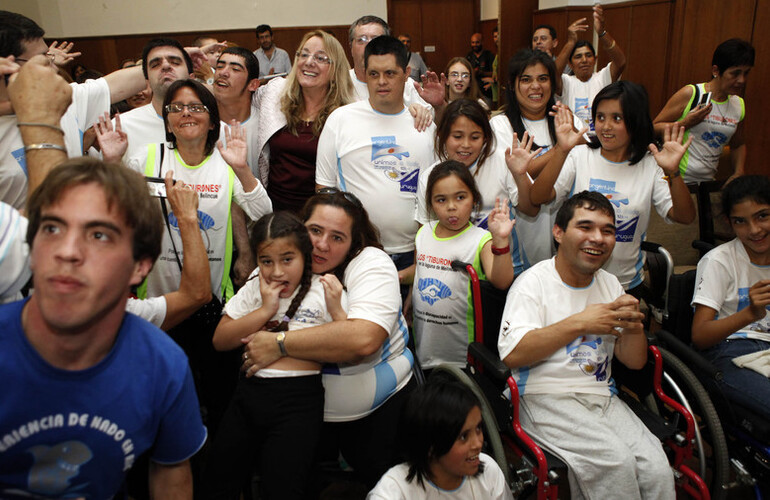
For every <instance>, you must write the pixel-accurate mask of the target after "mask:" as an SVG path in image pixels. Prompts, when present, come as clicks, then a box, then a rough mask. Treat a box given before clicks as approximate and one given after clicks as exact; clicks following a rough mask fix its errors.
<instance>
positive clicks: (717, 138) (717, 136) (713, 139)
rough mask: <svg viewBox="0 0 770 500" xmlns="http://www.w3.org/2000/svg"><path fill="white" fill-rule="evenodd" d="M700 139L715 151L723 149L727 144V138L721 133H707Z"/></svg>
mask: <svg viewBox="0 0 770 500" xmlns="http://www.w3.org/2000/svg"><path fill="white" fill-rule="evenodd" d="M700 138H701V139H702V140H703V142H705V143H706V144H708V145H709V146H710V147H712V148H714V149H717V148H721V147H722V145H723V144H724V143H725V142H727V136H726V135H725V134H723V133H721V132H709V131H706V132H703V134H701V136H700Z"/></svg>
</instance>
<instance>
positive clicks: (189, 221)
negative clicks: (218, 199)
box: [161, 170, 211, 330]
mask: <svg viewBox="0 0 770 500" xmlns="http://www.w3.org/2000/svg"><path fill="white" fill-rule="evenodd" d="M172 176H173V171H171V170H169V171H168V172H166V193H167V196H168V201H169V203H170V204H171V210H172V211H173V212H174V215H175V216H176V219H177V222H178V223H179V235H180V236H181V237H182V249H183V251H184V266H183V267H182V278H181V280H180V282H179V289H178V290H176V291H174V292H171V293H167V294H165V295H164V296H163V297H164V298H165V299H166V317H165V319H164V320H163V324H162V325H161V328H162V329H163V330H168V329H169V328H172V327H174V326H176V325H178V324H179V323H181V322H182V321H183V320H184V319H186V318H187V317H188V316H190V315H191V314H192V313H194V312H195V311H197V310H198V309H199V308H200V307H201V306H203V305H205V304H206V303H208V302H209V301H210V300H211V270H210V269H209V256H208V254H207V253H206V247H205V246H204V245H203V238H202V237H201V233H200V230H199V228H198V193H196V192H195V191H194V190H192V189H190V187H189V186H186V185H185V184H184V182H182V181H177V183H176V184H173V181H172Z"/></svg>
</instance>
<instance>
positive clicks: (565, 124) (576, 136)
mask: <svg viewBox="0 0 770 500" xmlns="http://www.w3.org/2000/svg"><path fill="white" fill-rule="evenodd" d="M554 109H555V113H551V114H553V115H554V116H555V118H554V126H555V130H556V146H557V147H559V148H561V149H562V150H563V151H564V152H569V151H571V150H572V148H574V147H575V146H577V145H578V143H579V142H580V139H581V138H582V137H583V134H585V133H586V132H587V131H588V127H583V129H582V130H579V131H576V130H575V128H574V126H573V125H574V121H573V118H572V112H571V111H570V110H569V108H568V107H567V106H565V105H564V104H561V103H559V104H557V105H555V106H554Z"/></svg>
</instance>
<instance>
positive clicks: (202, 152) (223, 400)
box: [97, 80, 272, 434]
mask: <svg viewBox="0 0 770 500" xmlns="http://www.w3.org/2000/svg"><path fill="white" fill-rule="evenodd" d="M162 109H163V122H164V124H165V127H166V140H167V142H166V143H162V144H149V145H148V146H147V147H146V148H144V150H143V151H142V152H141V153H139V154H138V155H136V156H133V157H131V158H129V160H128V162H127V165H128V167H129V168H131V169H133V170H135V171H137V172H139V173H141V174H143V175H145V176H147V177H155V178H163V177H164V176H165V175H166V173H167V172H168V171H173V172H174V173H173V177H174V179H175V180H181V181H184V183H185V184H186V185H190V186H192V187H193V189H195V190H196V191H197V192H198V193H199V205H198V226H199V228H200V230H201V236H202V237H203V243H204V245H205V246H206V250H207V253H208V257H209V269H210V271H211V292H212V295H213V297H214V299H213V300H212V302H211V303H209V304H207V305H205V306H204V307H203V308H201V309H200V310H198V311H197V312H195V311H189V313H193V312H195V314H194V315H193V316H192V317H191V318H190V319H188V320H187V321H185V322H184V323H182V324H181V325H179V326H178V327H176V328H175V329H174V330H173V331H170V332H169V334H170V335H171V337H172V338H174V340H176V341H177V343H179V344H180V346H181V347H182V348H183V349H184V350H185V353H186V354H187V355H188V357H189V358H190V366H191V367H192V370H193V374H194V375H195V378H196V388H197V389H198V397H199V399H200V402H201V405H202V406H204V407H205V408H206V410H207V417H208V418H207V421H206V424H207V426H208V427H209V432H212V434H213V432H214V429H215V428H216V426H217V424H218V422H219V419H220V418H221V416H222V415H223V414H224V410H225V408H226V405H227V403H228V400H229V396H230V394H231V393H232V390H233V389H234V387H235V383H236V382H237V370H236V369H234V367H233V366H231V365H233V364H236V363H237V361H236V360H235V358H229V357H228V355H222V354H219V355H217V353H215V352H214V348H213V346H212V344H211V337H212V335H213V333H214V328H216V325H217V322H218V321H219V317H220V315H221V308H222V303H224V302H226V301H227V300H228V299H229V298H230V297H231V296H232V295H233V286H232V282H231V280H230V268H231V265H232V253H233V233H232V222H231V214H230V207H231V202H232V201H233V200H234V201H235V202H236V203H237V204H238V205H240V207H241V208H243V210H244V212H246V214H247V215H248V216H249V217H251V218H252V219H254V220H256V219H258V218H259V217H261V216H262V215H264V214H266V213H270V212H271V211H272V205H271V203H270V199H269V198H268V196H267V192H266V191H265V189H264V187H263V186H262V184H261V183H260V182H259V181H258V180H257V179H256V178H255V177H254V175H253V174H252V173H251V169H250V168H249V165H248V163H247V161H246V134H245V131H244V130H243V129H241V127H240V125H238V124H237V123H233V125H232V127H230V129H229V130H227V127H224V128H225V134H226V137H225V138H226V139H227V142H226V143H227V148H224V147H222V146H221V142H224V141H220V144H217V141H218V139H219V138H220V121H219V111H218V109H217V103H216V100H215V99H214V96H213V95H212V94H211V92H209V90H208V89H207V88H206V87H204V86H203V84H201V83H199V82H197V81H195V80H178V81H175V82H174V83H172V84H171V86H170V87H169V88H168V92H167V94H166V97H165V99H164V100H163V108H162ZM111 128H112V127H111V125H110V122H109V121H106V120H104V119H103V118H102V119H100V123H99V124H98V126H97V138H98V140H99V143H100V145H101V148H102V154H103V155H104V159H105V161H113V162H118V161H120V159H121V157H122V156H123V154H124V152H125V150H126V148H127V147H128V141H127V139H126V135H125V133H123V132H122V131H121V130H120V118H119V115H118V116H116V119H115V130H111ZM148 184H154V182H153V181H152V180H151V179H148ZM161 196H162V195H161ZM159 203H161V208H162V209H163V215H164V219H165V221H164V222H165V224H166V229H165V230H164V234H163V241H162V248H161V252H162V253H161V257H160V258H159V259H158V261H157V262H156V263H155V265H154V266H153V268H152V271H151V272H150V274H149V275H148V276H147V280H146V281H145V283H144V284H143V285H142V286H141V287H140V288H139V290H138V295H139V296H140V297H141V298H147V297H160V296H162V295H164V294H167V293H171V292H174V291H176V290H178V289H179V283H180V279H181V275H182V262H183V255H182V254H181V252H182V239H181V237H180V233H179V226H178V223H177V218H176V214H174V213H173V212H169V210H170V209H169V208H168V206H167V203H166V201H165V199H164V197H161V198H160V199H159Z"/></svg>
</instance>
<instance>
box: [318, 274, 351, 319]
mask: <svg viewBox="0 0 770 500" xmlns="http://www.w3.org/2000/svg"><path fill="white" fill-rule="evenodd" d="M320 280H321V284H322V285H323V287H324V299H325V300H326V309H327V310H328V311H329V315H330V316H331V317H332V319H333V320H334V321H342V320H345V319H347V316H348V315H347V313H346V312H345V310H344V309H343V308H342V291H343V286H342V283H340V280H339V279H338V278H337V276H335V275H333V274H324V275H323V276H321V278H320Z"/></svg>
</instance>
